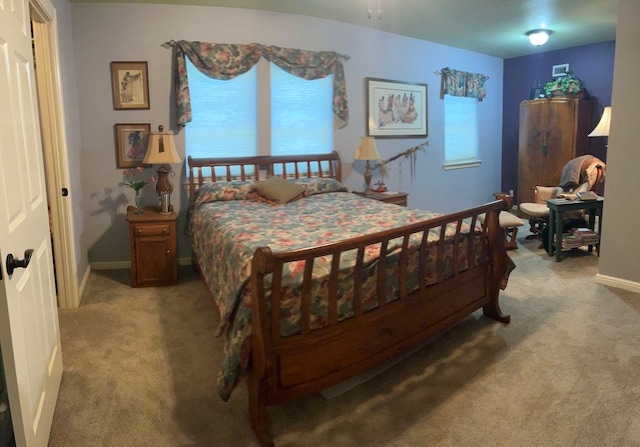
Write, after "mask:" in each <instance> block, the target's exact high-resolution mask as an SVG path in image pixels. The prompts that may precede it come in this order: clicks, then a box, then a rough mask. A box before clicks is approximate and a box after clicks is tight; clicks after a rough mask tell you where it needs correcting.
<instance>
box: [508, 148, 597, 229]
mask: <svg viewBox="0 0 640 447" xmlns="http://www.w3.org/2000/svg"><path fill="white" fill-rule="evenodd" d="M604 172H605V164H604V162H603V161H602V160H600V159H599V158H596V157H594V156H592V155H581V156H580V157H576V158H574V159H572V160H569V161H568V162H567V164H566V165H564V167H563V168H562V175H561V178H560V186H535V187H534V188H533V189H534V197H535V202H531V203H520V204H518V210H519V212H520V215H521V216H522V217H524V218H525V219H529V225H530V231H531V233H532V234H530V235H529V236H527V239H531V238H538V239H539V238H540V236H541V234H542V231H543V230H544V228H545V227H546V225H547V223H548V221H549V208H548V207H547V200H549V199H555V198H556V197H558V196H561V195H568V194H577V193H578V192H584V191H595V190H596V189H597V187H598V185H599V184H600V182H602V180H603V179H604ZM577 213H579V214H580V215H575V216H574V215H571V216H565V217H567V218H570V219H580V218H582V217H583V214H584V212H583V211H578V212H577Z"/></svg>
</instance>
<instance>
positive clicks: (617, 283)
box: [596, 273, 640, 293]
mask: <svg viewBox="0 0 640 447" xmlns="http://www.w3.org/2000/svg"><path fill="white" fill-rule="evenodd" d="M596 283H597V284H602V285H603V286H611V287H615V288H617V289H624V290H628V291H630V292H635V293H640V283H637V282H635V281H629V280H627V279H621V278H616V277H615V276H608V275H601V274H600V273H597V274H596Z"/></svg>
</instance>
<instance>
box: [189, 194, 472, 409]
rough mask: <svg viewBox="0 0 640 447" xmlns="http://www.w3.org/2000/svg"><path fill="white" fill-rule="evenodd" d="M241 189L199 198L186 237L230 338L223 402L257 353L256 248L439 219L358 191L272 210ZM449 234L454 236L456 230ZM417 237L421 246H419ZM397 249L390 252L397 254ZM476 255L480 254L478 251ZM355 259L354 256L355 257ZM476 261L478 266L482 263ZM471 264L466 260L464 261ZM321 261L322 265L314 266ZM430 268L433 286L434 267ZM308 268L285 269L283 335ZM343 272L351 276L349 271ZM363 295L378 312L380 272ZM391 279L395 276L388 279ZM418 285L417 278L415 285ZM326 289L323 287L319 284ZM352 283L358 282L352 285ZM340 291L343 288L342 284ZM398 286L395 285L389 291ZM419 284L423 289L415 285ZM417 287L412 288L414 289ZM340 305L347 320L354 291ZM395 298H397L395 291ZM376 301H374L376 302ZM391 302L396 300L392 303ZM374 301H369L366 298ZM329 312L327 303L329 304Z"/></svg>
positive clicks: (289, 330) (325, 265) (369, 278)
mask: <svg viewBox="0 0 640 447" xmlns="http://www.w3.org/2000/svg"><path fill="white" fill-rule="evenodd" d="M242 188H244V189H242V191H239V190H237V189H236V190H234V191H232V192H229V190H226V191H224V193H221V192H220V191H217V192H214V193H209V194H208V193H206V192H203V193H200V194H199V195H196V200H195V201H192V209H191V210H190V212H189V218H188V222H187V225H188V227H187V232H188V233H189V235H190V236H191V241H192V246H193V249H194V251H195V252H196V254H197V258H198V263H199V267H200V269H201V271H202V274H203V276H204V278H205V282H206V283H207V286H208V288H209V291H210V292H211V294H212V297H213V299H214V301H215V302H216V304H217V306H218V308H219V311H220V315H221V320H220V325H219V327H218V333H217V335H218V336H225V337H226V343H225V353H224V354H225V355H224V358H225V360H224V364H223V365H222V367H221V370H220V372H219V373H218V393H219V394H220V396H221V397H222V399H224V400H225V401H226V400H228V399H229V397H230V395H231V392H232V391H233V389H234V387H235V386H236V384H237V382H238V381H239V380H240V378H241V377H242V375H243V373H244V372H245V371H246V369H247V367H248V364H249V360H250V353H251V294H250V292H249V290H248V289H249V287H248V281H249V279H250V274H251V259H252V257H253V253H254V252H255V250H256V249H257V248H258V247H262V246H269V247H270V248H271V250H272V251H274V252H275V251H286V250H291V249H296V248H303V247H309V246H314V245H321V244H326V243H331V242H337V241H341V240H344V239H345V238H349V237H353V236H358V235H363V234H370V233H374V232H379V231H382V230H385V229H390V228H396V227H399V226H404V225H408V224H411V223H414V222H419V221H423V220H426V219H430V218H433V217H436V216H439V214H436V213H431V212H429V211H424V210H414V209H408V208H403V207H399V206H397V205H393V204H386V203H382V202H379V201H376V200H371V199H366V198H361V197H358V196H356V195H355V194H351V193H348V192H346V191H345V190H344V189H338V190H337V192H333V191H331V190H327V191H328V192H327V193H324V192H325V191H323V190H319V191H314V193H313V194H311V195H308V196H305V197H303V198H301V199H299V200H296V201H294V202H292V203H287V204H282V205H277V206H273V205H271V204H268V203H260V202H257V201H252V200H246V196H247V192H248V191H250V189H251V185H250V184H249V183H247V184H246V185H242ZM329 192H330V193H329ZM450 227H451V228H448V229H447V232H448V233H449V234H453V232H454V231H455V228H454V227H453V226H450ZM438 238H439V233H438V231H432V234H430V235H429V240H430V241H433V242H434V243H435V242H436V241H437V240H438ZM419 239H420V238H417V240H416V244H415V245H416V247H417V246H418V245H419ZM392 249H393V247H389V251H392ZM377 250H378V252H377V253H376V250H375V248H374V249H372V250H367V253H365V265H367V263H369V264H371V263H375V262H374V261H375V259H376V258H377V256H378V255H379V247H378V248H377ZM434 251H435V247H434ZM466 253H467V251H466V250H460V255H459V256H461V258H463V257H466ZM476 253H477V252H476ZM353 255H355V253H353ZM417 258H418V256H417V255H416V256H415V262H410V266H409V267H410V268H411V266H412V264H413V267H414V268H415V269H416V271H417ZM477 261H478V260H477V259H474V260H473V263H475V262H477ZM462 262H463V264H464V265H465V266H466V263H467V260H465V259H463V260H462ZM349 263H351V266H353V265H354V263H355V261H354V256H351V257H350V256H349V254H348V253H347V254H346V256H345V257H344V259H343V258H342V257H341V272H343V271H348V268H346V270H345V269H343V264H345V265H348V264H349ZM316 264H318V265H317V267H316ZM330 264H331V263H330V262H316V263H314V271H313V276H314V278H316V277H322V275H327V274H328V271H329V269H330ZM445 264H452V253H449V254H448V257H447V258H446V259H445ZM432 267H433V268H429V269H428V270H429V271H430V272H431V274H432V276H433V278H431V282H435V266H432ZM302 271H303V267H301V266H300V265H291V266H290V268H289V270H288V271H285V275H286V278H288V280H285V281H284V283H285V284H286V283H287V282H288V283H289V289H290V290H289V295H287V294H285V301H286V302H289V303H290V309H285V311H284V312H283V315H284V317H283V318H284V320H286V321H284V322H283V324H282V331H283V335H289V334H294V333H296V331H297V330H298V329H299V328H298V327H297V325H296V323H297V318H296V310H297V309H298V308H299V307H297V306H299V301H298V300H297V299H296V298H297V296H296V293H295V284H296V279H300V278H301V276H302ZM345 275H348V273H347V274H345ZM365 276H366V277H365V278H364V284H363V289H364V291H363V295H364V296H365V298H364V304H365V306H369V307H375V306H376V303H375V302H372V301H371V299H374V298H375V295H376V294H375V273H374V272H373V269H372V271H371V272H370V273H369V274H366V275H365ZM392 277H393V273H392V272H391V274H390V275H389V278H392ZM415 282H416V283H417V273H416V280H415ZM318 284H320V282H318ZM350 284H351V285H352V284H353V282H352V281H351V282H350ZM341 287H342V286H341ZM393 287H394V285H393V284H391V288H393ZM416 287H417V286H416ZM321 288H322V286H318V290H314V291H313V292H312V299H313V304H312V309H313V312H314V315H315V313H316V312H317V314H318V317H317V320H316V321H315V322H314V323H313V325H314V326H315V327H321V326H322V325H323V322H325V321H326V319H325V318H324V316H325V315H326V308H324V309H323V306H322V295H323V293H325V291H323V290H320V289H321ZM409 290H411V289H409ZM341 293H342V296H343V301H342V304H341V305H340V306H339V314H341V318H346V317H348V314H349V312H351V309H350V307H349V305H350V298H349V297H350V296H352V294H351V295H350V291H349V290H342V291H341ZM391 296H392V297H393V296H394V293H392V294H391ZM372 297H374V298H372ZM392 299H393V298H392ZM367 300H368V301H367ZM325 307H326V306H325Z"/></svg>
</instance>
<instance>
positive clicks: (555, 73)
mask: <svg viewBox="0 0 640 447" xmlns="http://www.w3.org/2000/svg"><path fill="white" fill-rule="evenodd" d="M567 73H569V64H561V65H554V66H553V67H552V68H551V76H552V77H554V78H557V77H559V76H566V75H567Z"/></svg>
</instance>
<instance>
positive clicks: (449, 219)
mask: <svg viewBox="0 0 640 447" xmlns="http://www.w3.org/2000/svg"><path fill="white" fill-rule="evenodd" d="M188 163H189V171H190V196H191V206H190V210H189V218H188V220H189V222H188V233H189V235H190V237H191V240H192V246H193V248H194V252H195V256H196V259H197V262H198V267H199V268H200V271H201V273H202V276H203V278H204V280H205V282H206V283H207V286H208V287H209V290H210V292H211V294H212V297H213V300H214V301H215V303H216V305H217V306H218V310H219V311H220V313H221V325H220V328H219V334H220V335H223V334H224V335H226V337H227V345H228V348H225V359H228V362H227V360H225V365H224V368H226V370H225V371H226V372H225V371H222V372H221V373H220V375H219V387H218V390H219V394H220V395H221V397H222V398H223V399H225V400H226V399H228V398H229V395H230V393H231V390H233V388H234V387H235V385H236V384H237V383H238V381H240V380H242V379H245V380H246V381H247V384H248V389H249V415H250V419H251V423H252V425H253V429H254V431H255V434H256V436H257V438H258V440H259V442H260V444H261V445H263V446H270V445H273V441H272V438H271V435H270V433H269V426H268V422H267V411H266V407H267V406H269V405H272V404H277V403H281V402H283V401H286V400H288V399H292V398H295V397H299V396H304V395H308V394H311V393H314V392H318V391H321V390H323V389H325V388H328V387H330V386H333V385H336V384H338V383H340V382H343V381H345V380H346V379H349V378H351V377H354V376H356V375H358V374H361V373H363V372H365V371H368V370H371V369H372V368H374V367H375V366H377V365H379V364H381V363H382V362H384V361H386V360H389V359H392V358H394V357H396V356H398V355H400V354H401V353H403V352H405V351H408V350H410V349H411V348H412V347H415V346H417V345H418V344H420V343H422V342H425V341H426V340H428V339H430V338H432V337H434V336H435V335H438V334H440V333H442V332H443V331H445V330H447V329H449V328H451V327H452V326H453V325H455V324H456V323H457V322H458V321H460V320H461V319H462V318H464V317H466V316H468V315H469V314H470V313H472V312H474V311H476V310H478V309H480V308H482V310H483V313H484V315H485V316H487V317H489V318H492V319H495V320H497V321H499V322H502V323H508V322H509V319H510V317H509V316H508V315H505V314H503V313H502V312H501V310H500V306H499V303H498V294H499V291H500V289H503V288H504V287H505V286H506V283H507V279H508V275H509V272H510V271H511V270H512V269H513V267H514V266H513V263H512V262H511V260H510V259H509V257H508V255H507V253H506V250H505V247H504V234H503V233H502V230H501V229H500V225H499V220H498V215H499V213H500V211H502V210H504V209H506V208H507V202H505V201H502V200H497V201H494V202H491V203H487V204H484V205H481V206H477V207H475V208H471V209H468V210H464V211H460V212H455V213H452V214H447V215H436V214H434V213H429V212H427V211H422V210H409V209H407V208H403V207H398V206H397V205H392V204H385V203H381V202H378V201H376V200H372V199H367V198H361V197H358V196H356V195H355V194H352V193H350V192H348V191H346V188H344V186H343V185H342V184H341V183H339V181H340V180H341V169H340V159H339V157H338V154H337V153H335V152H334V153H332V154H325V155H316V156H298V157H293V156H291V157H289V156H285V157H270V156H258V157H247V158H230V159H194V158H191V157H189V160H188ZM265 172H266V174H267V175H266V177H274V176H275V177H284V178H287V179H292V180H291V181H292V182H298V183H300V184H303V185H304V187H305V188H306V191H305V193H303V194H300V195H299V197H297V199H299V200H297V201H295V203H294V202H289V203H286V204H283V205H275V206H274V205H273V204H269V203H264V201H261V200H255V199H256V197H255V194H254V193H255V191H254V190H253V188H254V186H255V184H256V183H254V182H257V181H260V180H264V179H265ZM325 192H326V194H325ZM252 194H254V195H252ZM258 196H260V195H259V194H258ZM314 201H317V202H318V204H316V203H315V202H314ZM314 207H316V208H318V207H319V208H318V209H319V210H320V211H318V217H317V218H316V215H315V214H314V213H311V212H310V211H309V210H313V209H316V208H314ZM334 207H335V208H334ZM340 207H342V208H347V209H348V210H350V211H349V213H351V214H352V215H353V216H354V219H355V220H356V221H358V219H363V218H366V219H369V220H370V221H372V222H379V224H380V225H381V226H380V227H376V226H373V227H372V228H370V229H368V230H367V231H364V232H360V233H358V232H357V231H358V230H357V229H355V230H354V229H353V227H357V226H358V225H355V224H353V223H347V222H346V221H340V222H338V223H337V224H335V225H336V228H340V229H342V230H343V231H329V230H325V228H331V225H332V224H330V223H328V222H326V221H325V220H322V219H328V218H327V217H326V216H324V217H320V215H322V214H323V211H322V210H324V214H327V215H331V216H334V215H335V216H341V217H339V218H340V219H344V218H345V217H344V211H340V209H341V208H340ZM372 207H373V208H372ZM296 212H300V213H301V214H300V215H299V217H297V218H294V219H295V220H294V221H293V223H292V222H289V223H286V224H283V225H285V226H283V228H290V227H291V225H295V227H293V228H294V229H293V230H292V231H291V232H290V233H291V238H293V241H291V238H289V237H286V235H285V236H283V234H282V231H279V232H278V231H276V230H273V228H271V227H276V226H278V225H279V222H281V221H283V220H282V219H283V215H287V216H288V215H295V213H296ZM272 213H275V214H274V216H275V217H267V216H269V215H270V214H272ZM278 213H279V214H278ZM372 213H373V216H376V217H371V216H372ZM376 213H377V214H376ZM212 216H213V217H212ZM378 216H379V218H378ZM389 216H392V217H390V218H389ZM479 216H482V218H484V224H482V225H481V224H480V222H479V220H478V217H479ZM253 217H255V218H256V219H258V220H257V222H253V220H252V219H253ZM377 218H378V220H376V219H377ZM260 219H262V220H260ZM265 219H271V220H265ZM297 222H300V223H299V224H298V223H297ZM365 223H366V222H365ZM235 224H237V225H239V228H238V229H236V232H235V233H233V232H232V230H230V229H229V228H232V227H233V225H235ZM261 225H262V228H261V227H260V226H261ZM287 225H289V227H287ZM298 225H299V226H298ZM305 225H309V227H308V228H307V227H305ZM265 227H269V231H276V232H275V233H274V234H273V242H268V243H265V241H264V240H262V239H261V238H262V237H263V234H262V233H263V232H265V233H268V231H267V228H265ZM354 231H355V233H354ZM210 233H211V234H215V236H211V234H210ZM313 234H316V235H321V236H318V237H317V239H310V240H313V241H316V242H314V243H309V245H303V246H300V244H301V243H302V242H300V240H304V238H307V240H309V235H313ZM297 237H299V238H302V239H300V240H297V239H296V238H297ZM314 237H315V236H314ZM237 241H245V242H237ZM236 244H237V245H236ZM287 244H290V246H288V245H287ZM234 263H236V264H234ZM216 275H217V276H216ZM221 279H222V280H221ZM227 285H229V287H227ZM234 343H235V345H234ZM230 365H231V366H230ZM224 368H223V369H224Z"/></svg>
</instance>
